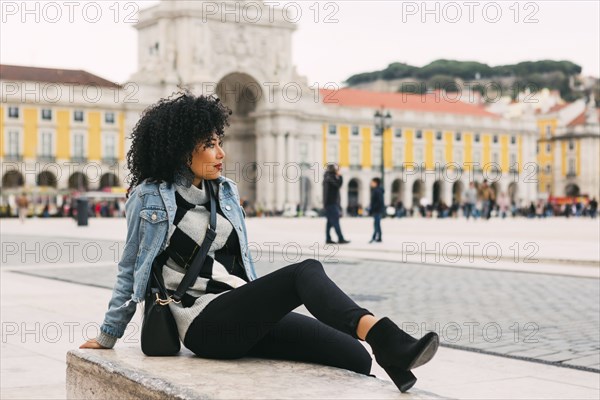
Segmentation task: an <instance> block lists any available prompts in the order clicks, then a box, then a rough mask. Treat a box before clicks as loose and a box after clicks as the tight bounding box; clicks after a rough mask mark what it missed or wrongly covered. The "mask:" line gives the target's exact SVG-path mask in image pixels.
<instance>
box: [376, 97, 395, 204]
mask: <svg viewBox="0 0 600 400" xmlns="http://www.w3.org/2000/svg"><path fill="white" fill-rule="evenodd" d="M373 120H374V122H375V134H376V136H381V187H382V188H383V189H384V190H385V163H384V160H385V158H384V154H385V149H384V143H385V141H384V140H383V133H384V132H385V130H386V129H389V128H391V127H392V115H391V114H390V112H389V111H387V112H385V110H384V109H383V107H382V108H381V110H377V111H376V112H375V115H374V116H373ZM384 203H385V201H384ZM384 208H385V204H384ZM384 215H385V213H384Z"/></svg>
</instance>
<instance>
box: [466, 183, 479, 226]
mask: <svg viewBox="0 0 600 400" xmlns="http://www.w3.org/2000/svg"><path fill="white" fill-rule="evenodd" d="M475 204H477V188H476V187H475V182H473V181H471V182H469V188H468V189H467V190H466V191H465V208H464V210H465V211H464V212H465V217H467V220H469V217H473V218H475V215H474V211H475Z"/></svg>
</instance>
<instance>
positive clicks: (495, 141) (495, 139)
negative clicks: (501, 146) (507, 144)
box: [492, 135, 498, 143]
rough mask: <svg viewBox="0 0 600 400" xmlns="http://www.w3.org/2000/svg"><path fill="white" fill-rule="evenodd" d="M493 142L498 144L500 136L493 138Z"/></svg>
mask: <svg viewBox="0 0 600 400" xmlns="http://www.w3.org/2000/svg"><path fill="white" fill-rule="evenodd" d="M492 142H494V143H498V135H494V136H492Z"/></svg>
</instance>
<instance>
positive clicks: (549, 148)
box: [546, 143, 552, 153]
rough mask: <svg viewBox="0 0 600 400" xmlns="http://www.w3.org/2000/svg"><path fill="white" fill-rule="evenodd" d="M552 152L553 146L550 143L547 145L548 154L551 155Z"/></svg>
mask: <svg viewBox="0 0 600 400" xmlns="http://www.w3.org/2000/svg"><path fill="white" fill-rule="evenodd" d="M550 151H552V145H551V144H550V143H546V153H550Z"/></svg>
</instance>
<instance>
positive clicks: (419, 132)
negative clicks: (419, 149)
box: [415, 129, 423, 139]
mask: <svg viewBox="0 0 600 400" xmlns="http://www.w3.org/2000/svg"><path fill="white" fill-rule="evenodd" d="M415 137H416V138H417V139H423V131H422V130H420V129H417V133H416V136H415Z"/></svg>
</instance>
